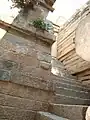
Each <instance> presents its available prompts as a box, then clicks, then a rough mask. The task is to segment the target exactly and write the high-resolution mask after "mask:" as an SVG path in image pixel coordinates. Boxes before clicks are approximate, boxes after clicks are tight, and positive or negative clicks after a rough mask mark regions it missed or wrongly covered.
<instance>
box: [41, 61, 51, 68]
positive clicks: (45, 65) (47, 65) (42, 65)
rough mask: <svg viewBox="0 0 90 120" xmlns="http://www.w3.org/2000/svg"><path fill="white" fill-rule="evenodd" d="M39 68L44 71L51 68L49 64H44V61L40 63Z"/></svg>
mask: <svg viewBox="0 0 90 120" xmlns="http://www.w3.org/2000/svg"><path fill="white" fill-rule="evenodd" d="M40 67H41V68H43V69H45V70H49V69H50V68H51V64H50V63H47V62H44V61H40ZM50 70H51V69H50Z"/></svg>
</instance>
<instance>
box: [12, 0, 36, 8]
mask: <svg viewBox="0 0 90 120" xmlns="http://www.w3.org/2000/svg"><path fill="white" fill-rule="evenodd" d="M12 2H13V6H12V7H17V8H21V9H27V8H29V9H30V8H31V9H33V6H34V5H35V4H37V0H12Z"/></svg>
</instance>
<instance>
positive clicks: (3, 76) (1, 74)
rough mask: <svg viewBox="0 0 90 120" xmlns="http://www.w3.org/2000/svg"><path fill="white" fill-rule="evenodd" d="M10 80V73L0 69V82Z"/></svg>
mask: <svg viewBox="0 0 90 120" xmlns="http://www.w3.org/2000/svg"><path fill="white" fill-rule="evenodd" d="M10 79H11V72H10V71H8V70H3V69H0V80H4V81H9V80H10Z"/></svg>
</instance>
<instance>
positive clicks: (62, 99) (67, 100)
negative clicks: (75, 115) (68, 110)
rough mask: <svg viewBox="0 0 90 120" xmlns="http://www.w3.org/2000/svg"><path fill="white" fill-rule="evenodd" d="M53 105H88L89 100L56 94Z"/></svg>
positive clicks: (89, 103)
mask: <svg viewBox="0 0 90 120" xmlns="http://www.w3.org/2000/svg"><path fill="white" fill-rule="evenodd" d="M54 103H56V104H69V105H90V99H83V98H79V97H72V96H66V95H62V94H56V96H55V99H54Z"/></svg>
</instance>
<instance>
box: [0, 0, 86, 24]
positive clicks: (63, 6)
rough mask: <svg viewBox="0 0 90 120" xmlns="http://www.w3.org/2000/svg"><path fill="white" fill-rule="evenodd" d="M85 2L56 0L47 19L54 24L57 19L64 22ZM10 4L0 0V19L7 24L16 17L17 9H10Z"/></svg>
mask: <svg viewBox="0 0 90 120" xmlns="http://www.w3.org/2000/svg"><path fill="white" fill-rule="evenodd" d="M85 2H87V0H56V3H55V5H54V8H55V11H54V12H53V13H49V16H48V19H49V20H51V21H53V22H56V21H57V18H58V17H63V19H64V20H67V19H68V18H69V17H70V16H71V15H72V14H73V13H74V12H75V11H76V9H78V8H80V7H81V6H82V5H83V4H85ZM11 4H12V3H11V2H8V0H0V18H1V19H3V20H5V21H8V22H9V23H10V22H11V21H12V19H13V18H12V16H15V15H17V9H14V10H13V9H10V5H11Z"/></svg>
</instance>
